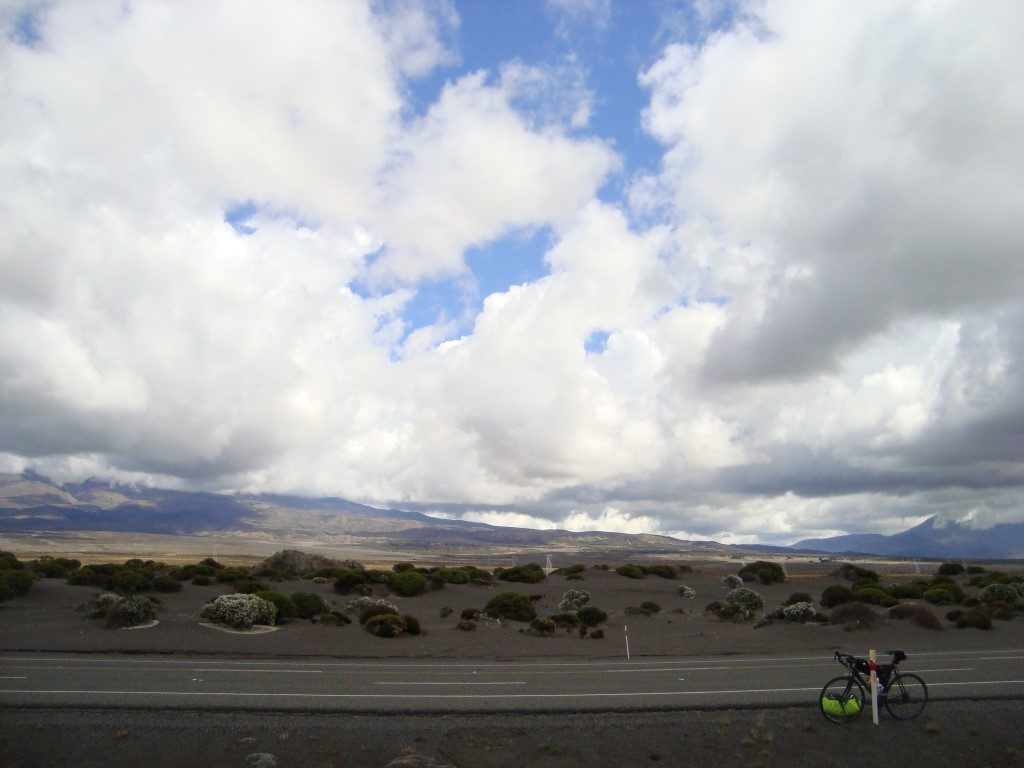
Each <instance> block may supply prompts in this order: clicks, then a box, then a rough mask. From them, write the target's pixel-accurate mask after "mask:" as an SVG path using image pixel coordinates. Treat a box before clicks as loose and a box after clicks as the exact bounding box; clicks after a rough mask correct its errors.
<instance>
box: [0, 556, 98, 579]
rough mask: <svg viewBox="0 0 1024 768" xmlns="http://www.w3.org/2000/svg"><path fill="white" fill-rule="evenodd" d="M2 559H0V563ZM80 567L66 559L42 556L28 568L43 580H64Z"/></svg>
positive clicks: (78, 564) (74, 561) (77, 563)
mask: <svg viewBox="0 0 1024 768" xmlns="http://www.w3.org/2000/svg"><path fill="white" fill-rule="evenodd" d="M2 560H3V558H2V557H0V562H2ZM81 567H82V563H81V562H80V561H78V560H69V559H68V558H66V557H51V556H50V555H43V556H42V557H40V558H39V559H38V560H33V561H32V562H30V563H29V568H30V569H31V570H32V571H34V572H35V573H38V574H39V575H40V576H42V577H43V578H45V579H66V578H67V576H68V574H69V573H71V572H72V571H76V570H78V569H79V568H81Z"/></svg>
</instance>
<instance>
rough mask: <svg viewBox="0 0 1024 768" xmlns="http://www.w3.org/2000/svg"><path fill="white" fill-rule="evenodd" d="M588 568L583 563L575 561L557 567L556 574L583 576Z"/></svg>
mask: <svg viewBox="0 0 1024 768" xmlns="http://www.w3.org/2000/svg"><path fill="white" fill-rule="evenodd" d="M586 570H587V566H585V565H584V564H583V563H573V564H572V565H567V566H565V567H563V568H556V569H555V571H554V574H555V575H556V576H565V577H566V578H568V577H570V576H582V575H583V574H584V573H585V572H586Z"/></svg>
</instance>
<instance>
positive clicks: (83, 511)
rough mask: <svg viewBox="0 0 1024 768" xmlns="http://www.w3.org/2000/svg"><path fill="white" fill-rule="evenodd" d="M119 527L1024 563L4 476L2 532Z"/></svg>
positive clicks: (949, 528) (908, 548)
mask: <svg viewBox="0 0 1024 768" xmlns="http://www.w3.org/2000/svg"><path fill="white" fill-rule="evenodd" d="M42 531H47V532H71V531H116V532H123V533H129V532H132V533H156V534H170V535H188V536H196V535H201V534H204V533H211V532H232V533H235V534H238V535H240V536H243V537H244V536H251V537H252V538H253V539H257V540H261V541H268V540H279V541H289V540H291V541H295V540H302V541H305V542H307V543H308V542H312V543H317V542H320V543H323V544H324V545H331V546H352V545H359V546H364V547H383V548H387V549H398V550H403V549H405V550H429V549H441V550H446V551H456V550H459V551H483V550H486V551H489V552H494V551H506V552H515V551H522V552H528V551H551V552H556V551H561V552H573V551H575V552H588V553H595V554H596V553H604V552H607V553H610V554H614V553H619V554H656V553H663V554H670V553H676V552H680V553H681V552H694V551H706V552H712V551H715V552H728V551H732V550H735V549H742V550H746V551H757V552H763V553H766V554H767V553H773V554H794V553H802V554H829V555H846V554H873V555H883V556H889V557H930V558H959V559H1017V558H1024V524H1020V523H1004V524H1000V525H996V526H995V527H993V528H990V529H976V528H971V527H969V526H965V525H962V524H958V523H947V524H940V522H939V521H938V520H937V519H935V518H929V519H928V520H926V521H925V522H923V523H921V524H919V525H917V526H915V527H913V528H911V529H909V530H906V531H903V532H901V533H897V534H892V535H888V536H886V535H882V534H870V533H868V534H848V535H844V536H834V537H831V538H823V539H804V540H803V541H799V542H797V543H796V544H794V545H792V546H791V547H778V546H758V545H743V546H739V547H734V546H730V545H725V544H721V543H719V542H716V541H705V540H700V541H686V540H681V539H676V538H672V537H670V536H660V535H656V534H627V533H614V532H608V531H585V532H574V531H565V530H536V529H532V528H515V527H510V526H495V525H487V524H485V523H477V522H471V521H465V520H448V519H442V518H436V517H430V516H429V515H424V514H421V513H419V512H408V511H403V510H397V509H380V508H377V507H370V506H366V505H363V504H357V503H354V502H351V501H347V500H345V499H341V498H318V499H311V498H305V497H300V496H285V495H274V494H219V493H202V492H191V491H172V490H166V489H154V488H145V487H135V486H126V485H118V484H113V483H108V482H103V481H99V480H87V481H85V482H82V483H63V484H62V483H56V482H53V481H52V480H50V479H48V478H46V477H43V476H41V475H38V474H36V473H33V472H25V473H22V474H0V532H11V533H15V532H19V533H32V532H42Z"/></svg>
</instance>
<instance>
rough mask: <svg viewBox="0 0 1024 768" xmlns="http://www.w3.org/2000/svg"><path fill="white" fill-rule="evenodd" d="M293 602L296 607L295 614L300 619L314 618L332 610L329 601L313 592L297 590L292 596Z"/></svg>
mask: <svg viewBox="0 0 1024 768" xmlns="http://www.w3.org/2000/svg"><path fill="white" fill-rule="evenodd" d="M291 603H292V605H293V606H294V607H295V615H296V616H297V617H298V618H300V619H312V618H313V617H314V616H319V615H320V614H321V613H327V612H329V611H330V606H329V605H328V604H327V601H326V600H324V599H323V598H322V597H320V595H317V594H314V593H313V592H295V593H294V594H293V595H292V596H291Z"/></svg>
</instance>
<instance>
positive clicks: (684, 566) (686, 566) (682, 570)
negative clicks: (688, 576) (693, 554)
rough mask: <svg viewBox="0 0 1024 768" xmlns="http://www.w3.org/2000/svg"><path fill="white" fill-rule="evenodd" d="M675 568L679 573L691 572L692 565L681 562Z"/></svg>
mask: <svg viewBox="0 0 1024 768" xmlns="http://www.w3.org/2000/svg"><path fill="white" fill-rule="evenodd" d="M676 570H677V571H679V572H680V573H693V566H692V565H690V564H689V563H682V564H681V565H677V566H676Z"/></svg>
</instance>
